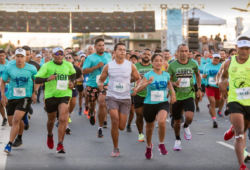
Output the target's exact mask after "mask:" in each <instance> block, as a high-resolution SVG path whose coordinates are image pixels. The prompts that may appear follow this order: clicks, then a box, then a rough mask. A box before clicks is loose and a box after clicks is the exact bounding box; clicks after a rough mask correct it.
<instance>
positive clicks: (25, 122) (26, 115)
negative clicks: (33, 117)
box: [23, 113, 29, 126]
mask: <svg viewBox="0 0 250 170" xmlns="http://www.w3.org/2000/svg"><path fill="white" fill-rule="evenodd" d="M23 123H24V125H25V126H27V125H29V118H28V114H27V113H26V114H25V115H24V117H23Z"/></svg>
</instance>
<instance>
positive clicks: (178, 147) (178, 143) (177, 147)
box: [174, 140, 181, 151]
mask: <svg viewBox="0 0 250 170" xmlns="http://www.w3.org/2000/svg"><path fill="white" fill-rule="evenodd" d="M174 150H175V151H180V150H181V140H175V143H174Z"/></svg>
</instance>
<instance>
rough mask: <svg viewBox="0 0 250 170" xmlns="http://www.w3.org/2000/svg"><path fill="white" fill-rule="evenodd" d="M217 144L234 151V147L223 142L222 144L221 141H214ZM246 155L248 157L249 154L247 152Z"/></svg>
mask: <svg viewBox="0 0 250 170" xmlns="http://www.w3.org/2000/svg"><path fill="white" fill-rule="evenodd" d="M216 142H217V143H218V144H221V145H223V146H225V147H228V148H230V149H233V150H234V146H233V145H230V144H227V143H225V142H222V141H216ZM247 154H248V155H249V153H248V152H247Z"/></svg>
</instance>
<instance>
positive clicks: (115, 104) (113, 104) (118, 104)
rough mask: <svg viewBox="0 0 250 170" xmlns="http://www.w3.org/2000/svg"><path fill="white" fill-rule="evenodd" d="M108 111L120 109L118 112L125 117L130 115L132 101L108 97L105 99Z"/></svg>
mask: <svg viewBox="0 0 250 170" xmlns="http://www.w3.org/2000/svg"><path fill="white" fill-rule="evenodd" d="M105 101H106V105H107V110H108V111H109V110H110V109H118V111H119V112H120V113H122V114H124V115H128V114H129V113H130V108H131V100H130V99H116V98H115V97H111V96H107V97H106V98H105Z"/></svg>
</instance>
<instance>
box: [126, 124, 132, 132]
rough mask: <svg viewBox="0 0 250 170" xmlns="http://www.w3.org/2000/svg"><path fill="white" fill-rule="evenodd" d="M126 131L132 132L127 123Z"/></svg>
mask: <svg viewBox="0 0 250 170" xmlns="http://www.w3.org/2000/svg"><path fill="white" fill-rule="evenodd" d="M127 132H132V129H131V126H130V125H129V124H128V125H127Z"/></svg>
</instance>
